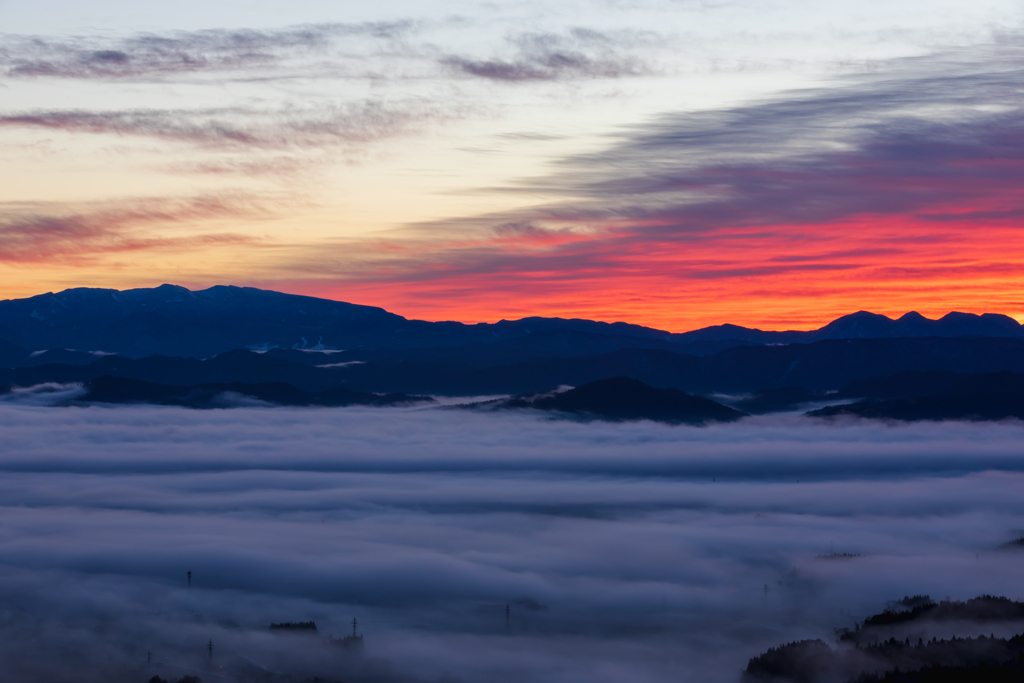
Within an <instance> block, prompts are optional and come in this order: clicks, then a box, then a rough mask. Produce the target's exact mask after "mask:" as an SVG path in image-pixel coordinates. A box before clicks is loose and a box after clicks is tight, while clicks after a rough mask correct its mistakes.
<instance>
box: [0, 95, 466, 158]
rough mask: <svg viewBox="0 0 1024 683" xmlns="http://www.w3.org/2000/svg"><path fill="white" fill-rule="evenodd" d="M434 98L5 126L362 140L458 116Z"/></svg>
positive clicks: (261, 145) (74, 113) (29, 117)
mask: <svg viewBox="0 0 1024 683" xmlns="http://www.w3.org/2000/svg"><path fill="white" fill-rule="evenodd" d="M454 115H455V114H453V113H452V112H450V111H441V110H440V109H439V108H438V107H436V106H434V105H432V103H430V102H427V101H422V100H412V101H405V102H400V103H389V102H383V101H375V100H367V101H361V102H354V103H348V104H329V103H328V104H322V105H320V106H315V105H314V106H304V107H293V108H285V109H276V110H266V109H254V108H245V107H235V108H230V109H213V110H209V109H208V110H188V109H180V110H171V109H141V110H110V111H88V110H51V111H31V112H25V113H17V114H6V115H0V128H4V127H7V128H42V129H49V130H59V131H66V132H71V133H89V134H109V135H123V136H143V137H152V138H159V139H163V140H170V141H174V142H184V143H188V144H191V145H197V146H201V147H203V148H205V149H209V148H210V147H211V146H212V147H216V148H223V149H288V148H323V147H325V146H338V145H342V146H356V147H362V146H364V145H366V144H369V143H372V142H376V141H380V140H383V139H386V138H390V137H394V136H397V135H401V134H403V133H408V132H409V131H410V130H412V129H415V128H416V127H417V126H419V125H423V123H424V122H426V121H431V120H434V121H436V120H438V119H441V118H445V117H453V116H454Z"/></svg>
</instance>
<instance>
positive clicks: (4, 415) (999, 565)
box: [0, 387, 1024, 683]
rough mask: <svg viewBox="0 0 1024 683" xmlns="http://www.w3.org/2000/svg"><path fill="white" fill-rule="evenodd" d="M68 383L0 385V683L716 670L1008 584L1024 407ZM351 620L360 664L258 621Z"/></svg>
mask: <svg viewBox="0 0 1024 683" xmlns="http://www.w3.org/2000/svg"><path fill="white" fill-rule="evenodd" d="M68 391H73V389H62V388H60V387H49V388H46V389H40V390H37V391H35V392H34V393H33V392H28V393H22V394H19V395H17V396H11V395H9V396H8V397H7V398H5V399H4V401H3V402H2V403H0V434H2V436H3V438H2V441H0V472H2V476H0V660H2V667H3V672H2V675H0V678H2V680H4V681H10V682H11V683H20V682H22V681H24V682H29V681H40V680H47V681H54V682H58V683H59V682H60V681H75V682H80V681H115V682H119V681H125V682H128V683H130V682H132V681H139V683H143V682H144V681H148V680H149V678H150V677H151V676H153V675H160V676H162V677H164V678H167V679H171V678H177V677H180V676H182V675H185V674H195V675H198V676H199V677H200V678H202V679H203V680H204V681H206V682H207V683H209V681H218V680H225V681H233V680H240V681H248V680H262V679H266V680H285V676H292V680H294V681H301V680H305V679H307V678H308V679H312V678H313V677H314V676H319V677H320V678H321V679H332V680H339V681H340V680H344V681H368V682H369V681H382V682H383V681H413V682H418V681H423V682H434V681H438V682H440V681H445V682H454V681H465V682H466V683H470V682H476V681H487V682H498V683H500V682H503V681H509V682H511V681H527V680H528V681H536V682H538V683H555V682H558V683H563V682H572V683H575V682H577V681H579V682H583V681H586V682H587V683H604V682H612V681H616V682H618V681H625V680H628V681H634V682H638V683H645V682H650V683H660V682H663V681H664V682H667V681H688V680H700V681H710V682H712V683H714V682H716V681H723V682H724V681H729V682H732V681H736V680H737V679H738V677H739V674H740V672H741V671H742V669H743V668H744V667H745V666H746V663H747V660H748V659H749V658H750V657H752V656H754V655H756V654H758V653H760V652H761V651H763V650H764V649H766V648H767V647H770V646H774V645H777V644H779V643H781V642H785V641H788V640H792V639H795V638H806V637H822V638H825V639H827V640H831V639H833V638H834V636H833V633H834V631H833V629H835V628H838V627H844V626H852V625H853V623H854V620H856V619H862V618H864V617H865V616H867V615H868V614H872V613H874V612H877V611H879V610H880V609H882V608H883V607H884V606H885V603H886V602H887V601H889V600H893V599H896V598H900V597H902V596H904V595H908V594H910V595H912V594H917V593H927V594H930V595H931V596H932V597H933V598H945V597H947V596H948V597H952V598H961V599H962V598H968V597H973V596H975V595H979V594H983V593H993V594H999V595H1006V596H1008V597H1011V598H1015V599H1024V586H1022V585H1021V583H1020V580H1019V576H1020V572H1021V569H1022V568H1024V553H1013V552H995V551H994V549H995V547H996V546H998V545H999V544H1000V543H1003V542H1005V541H1007V540H1010V539H1012V538H1014V537H1017V536H1021V535H1024V531H1022V528H1024V496H1021V495H1020V492H1021V491H1022V490H1024V449H1022V447H1021V444H1022V443H1024V441H1022V437H1024V425H1021V424H1019V423H1005V424H966V423H945V424H916V425H902V426H894V425H886V424H880V423H871V422H837V423H825V422H820V421H813V420H810V419H808V418H802V417H799V416H795V415H786V416H776V417H763V418H751V419H747V420H743V421H741V422H739V423H737V424H731V425H724V426H713V427H705V428H695V427H678V426H666V425H660V424H654V423H645V422H636V423H623V424H609V423H601V422H595V423H589V424H583V423H577V422H569V421H556V420H551V419H547V418H545V417H544V416H541V415H536V414H531V413H528V412H524V413H505V414H494V413H484V414H481V413H476V412H472V411H464V410H456V409H451V408H436V407H435V408H407V409H405V408H403V409H395V408H382V409H363V408H356V409H353V408H347V409H286V408H258V407H242V408H234V409H230V410H209V411H198V410H188V409H180V408H163V407H143V406H119V407H86V408H83V407H74V408H61V407H48V406H46V405H45V403H46V402H47V400H50V402H52V401H53V399H54V397H60V396H63V394H62V392H68ZM47 397H49V399H48V398H47ZM830 552H835V553H853V554H858V555H860V557H857V558H854V559H848V560H836V559H821V558H819V557H818V556H819V555H825V554H828V553H830ZM188 571H192V572H193V578H192V586H191V588H189V587H188V585H187V580H186V572H188ZM506 605H508V612H507V614H506ZM353 618H357V619H358V620H359V631H360V632H361V633H364V634H365V648H364V652H363V654H362V655H355V654H353V653H351V652H349V651H346V650H344V649H341V648H337V647H331V646H327V645H324V644H323V643H322V642H320V641H317V640H315V639H310V638H302V637H298V636H295V637H279V636H274V635H272V634H270V633H269V632H268V631H267V627H268V625H269V624H270V623H271V622H281V621H306V620H311V619H312V620H315V621H316V624H317V626H318V627H319V629H320V632H321V634H327V633H333V634H335V635H336V636H337V635H341V634H343V633H346V632H349V631H350V629H351V620H352V619H353ZM989 630H991V629H988V628H986V633H987V632H988V631H989ZM210 641H212V643H213V653H212V656H211V655H210V651H209V649H208V647H209V643H210ZM148 658H151V660H152V661H151V662H149V661H147V659H148Z"/></svg>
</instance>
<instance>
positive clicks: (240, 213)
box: [0, 197, 267, 265]
mask: <svg viewBox="0 0 1024 683" xmlns="http://www.w3.org/2000/svg"><path fill="white" fill-rule="evenodd" d="M126 204H128V205H127V206H126ZM131 204H134V206H132V205H131ZM258 204H259V203H258V202H255V201H243V200H242V198H238V197H198V198H192V199H181V200H169V199H167V200H149V201H145V200H143V201H138V200H136V201H134V202H132V203H128V202H121V203H120V205H119V206H117V207H99V208H93V209H92V210H90V211H84V212H83V211H80V212H79V213H67V214H57V213H52V210H53V209H52V207H49V206H45V205H31V204H30V205H25V204H15V205H13V206H10V211H9V212H8V214H7V217H6V218H3V219H0V262H7V263H11V264H22V265H26V264H33V263H54V262H65V263H77V264H85V263H89V262H94V261H96V260H97V259H101V258H105V257H108V256H110V255H111V254H117V253H125V252H140V251H188V250H192V249H197V248H213V247H218V246H231V245H247V246H250V247H251V246H254V245H256V244H258V243H259V241H260V240H259V239H258V238H256V237H254V236H252V235H249V234H242V233H236V232H205V233H203V232H201V233H198V234H196V233H195V232H192V233H190V234H180V230H181V228H182V227H183V226H190V225H191V226H194V225H196V224H202V223H203V222H205V221H209V220H217V219H222V218H226V217H230V218H245V219H248V220H250V221H251V220H258V219H259V218H261V217H266V215H267V213H266V209H265V208H262V209H261V207H259V206H258ZM167 229H170V230H171V232H170V233H169V234H168V233H164V234H163V235H160V234H159V233H158V232H157V231H159V230H167ZM176 229H177V230H178V231H179V234H174V232H175V230H176Z"/></svg>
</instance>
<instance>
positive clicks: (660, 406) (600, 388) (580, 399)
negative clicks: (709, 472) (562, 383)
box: [469, 377, 744, 424]
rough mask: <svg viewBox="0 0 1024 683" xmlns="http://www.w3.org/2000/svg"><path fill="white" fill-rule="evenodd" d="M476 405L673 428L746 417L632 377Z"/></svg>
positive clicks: (736, 411)
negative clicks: (647, 421)
mask: <svg viewBox="0 0 1024 683" xmlns="http://www.w3.org/2000/svg"><path fill="white" fill-rule="evenodd" d="M475 405H477V406H480V405H483V406H486V407H487V408H490V409H515V408H532V409H534V410H544V411H555V412H558V413H564V414H570V415H573V416H575V417H577V418H582V419H600V420H611V421H624V420H654V421H656V422H668V423H673V424H683V423H685V424H706V423H708V422H732V421H735V420H738V419H740V418H741V417H744V413H741V412H739V411H738V410H734V409H732V408H729V407H727V406H724V405H722V404H721V403H716V402H715V401H712V400H710V399H707V398H703V397H701V396H693V395H691V394H687V393H685V392H682V391H679V390H678V389H658V388H655V387H652V386H650V385H648V384H645V383H644V382H641V381H640V380H636V379H631V378H629V377H612V378H610V379H603V380H598V381H596V382H588V383H587V384H584V385H583V386H580V387H576V388H575V389H570V390H568V391H562V392H558V393H555V394H553V395H540V396H517V397H515V398H511V399H507V400H504V401H490V402H487V403H485V404H475ZM469 407H473V405H471V406H469Z"/></svg>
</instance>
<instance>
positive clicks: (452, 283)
mask: <svg viewBox="0 0 1024 683" xmlns="http://www.w3.org/2000/svg"><path fill="white" fill-rule="evenodd" d="M1022 65H1024V7H1022V6H1021V4H1020V3H1019V2H1017V1H1016V0H977V1H975V2H970V3H965V2H962V1H961V0H886V1H884V2H883V1H882V0H865V1H864V2H859V3H849V2H839V1H838V0H814V1H811V0H803V1H798V0H757V1H754V0H721V1H715V0H629V1H627V0H563V1H557V2H536V1H534V0H522V1H519V2H505V3H492V2H469V1H457V2H452V1H446V2H437V1H436V0H422V1H420V2H403V1H399V0H381V1H378V2H374V3H355V2H333V3H325V2H313V1H310V0H298V1H292V2H287V3H285V2H275V1H269V0H263V1H253V2H238V1H229V0H203V1H202V2H200V1H198V0H181V1H179V2H175V3H138V2H128V1H127V0H95V1H93V2H88V3H82V2H70V1H65V0H40V1H38V2H34V3H23V2H21V3H16V2H13V1H12V0H0V263H2V266H0V298H20V297H24V296H31V295H35V294H39V293H43V292H46V291H59V290H62V289H65V288H69V287H79V286H89V287H112V288H118V289H126V288H132V287H149V286H156V285H159V284H162V283H173V284H179V285H183V286H186V287H189V288H192V289H200V288H205V287H208V286H211V285H214V284H234V285H245V286H255V287H261V288H267V289H275V290H279V291H285V292H291V293H298V294H308V295H314V296H322V297H327V298H332V299H338V300H342V301H349V302H353V303H359V304H369V305H376V306H382V307H384V308H386V309H388V310H390V311H393V312H395V313H399V314H401V315H405V316H407V317H410V318H419V319H426V320H460V321H464V322H479V321H495V320H498V319H501V318H507V319H512V318H520V317H524V316H527V315H548V316H563V317H586V318H591V319H599V320H607V321H613V320H622V321H627V322H632V323H638V324H644V325H649V326H653V327H658V328H661V329H666V330H670V331H685V330H688V329H694V328H698V327H702V326H705V325H711V324H717V323H724V322H731V323H735V324H742V325H748V326H756V327H760V328H763V329H808V328H814V327H818V326H820V325H821V324H823V323H825V322H827V321H829V320H831V319H833V318H835V317H838V316H839V315H842V314H846V313H850V312H854V311H856V310H872V311H874V312H878V313H883V314H888V315H896V316H898V315H901V314H903V313H905V312H907V311H910V310H917V311H919V312H921V313H923V314H925V315H928V316H930V317H933V316H938V315H942V314H945V313H947V312H949V311H951V310H959V311H965V312H974V313H983V312H998V313H1004V314H1008V315H1011V316H1014V317H1016V318H1018V319H1021V320H1024V297H1022V296H1021V294H1020V291H1019V281H1020V273H1021V268H1022V265H1024V238H1022V236H1021V230H1020V227H1021V221H1022V217H1024V199H1022V197H1024V195H1022V193H1021V192H1020V191H1019V188H1020V187H1021V183H1022V180H1024V118H1022V117H1024V114H1022V108H1021V105H1022V99H1021V98H1022V86H1021V83H1024V73H1022V71H1024V66H1022Z"/></svg>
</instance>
